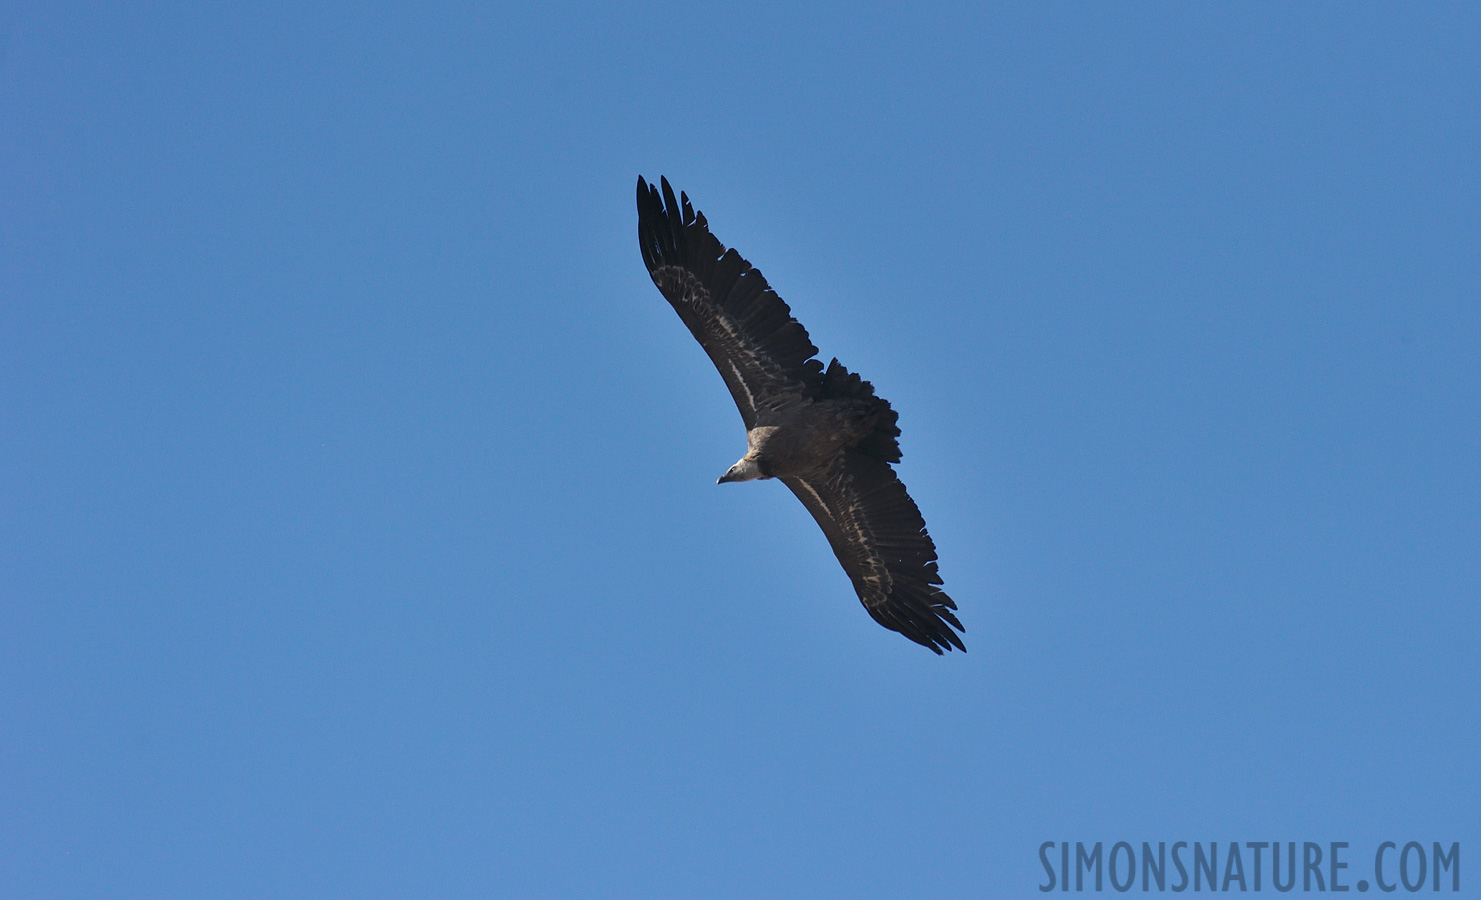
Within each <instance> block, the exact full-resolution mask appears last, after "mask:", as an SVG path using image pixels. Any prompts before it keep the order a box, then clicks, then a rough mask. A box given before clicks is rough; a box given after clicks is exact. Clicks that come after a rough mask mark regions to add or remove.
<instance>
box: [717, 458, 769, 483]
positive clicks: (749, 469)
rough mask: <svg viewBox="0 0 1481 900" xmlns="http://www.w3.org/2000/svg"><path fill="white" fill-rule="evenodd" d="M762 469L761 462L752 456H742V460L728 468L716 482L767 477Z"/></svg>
mask: <svg viewBox="0 0 1481 900" xmlns="http://www.w3.org/2000/svg"><path fill="white" fill-rule="evenodd" d="M767 477H769V476H767V475H765V474H763V473H762V471H761V464H760V463H759V462H758V461H757V460H756V459H755V458H754V457H752V456H750V455H747V456H742V457H741V459H740V462H738V463H736V464H735V465H733V466H731V467H730V468H729V469H727V470H726V472H725V474H724V475H721V476H720V480H719V481H716V482H715V483H716V484H725V483H726V482H727V481H751V480H753V479H756V478H767Z"/></svg>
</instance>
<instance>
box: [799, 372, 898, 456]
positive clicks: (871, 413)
mask: <svg viewBox="0 0 1481 900" xmlns="http://www.w3.org/2000/svg"><path fill="white" fill-rule="evenodd" d="M819 399H822V400H852V401H855V402H856V403H857V404H858V405H859V407H860V412H861V414H862V416H861V417H862V418H864V419H865V420H866V421H867V422H868V423H869V433H868V435H867V436H866V437H865V438H864V439H863V440H861V441H860V442H859V443H858V444H856V445H855V446H856V447H857V448H858V449H859V450H861V451H862V452H864V453H867V454H869V455H870V456H874V457H878V458H879V459H882V460H884V461H885V462H890V463H895V462H899V461H900V442H899V437H900V428H899V426H898V425H896V424H895V423H896V422H897V421H898V420H899V418H900V414H899V413H897V412H895V411H894V410H893V409H891V408H890V404H889V401H888V400H885V399H884V398H883V397H876V396H874V385H872V384H870V383H869V382H867V381H865V380H864V379H862V378H860V377H859V376H858V375H855V374H854V373H853V372H850V371H849V370H848V369H845V368H844V367H843V366H842V365H840V364H839V362H838V360H836V359H835V360H833V361H832V362H830V363H828V369H827V371H825V372H824V373H823V382H822V385H821V386H820V389H819Z"/></svg>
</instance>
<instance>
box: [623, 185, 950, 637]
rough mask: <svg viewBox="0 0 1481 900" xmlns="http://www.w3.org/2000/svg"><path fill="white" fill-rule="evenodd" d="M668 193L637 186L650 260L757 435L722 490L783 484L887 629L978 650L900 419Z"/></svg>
mask: <svg viewBox="0 0 1481 900" xmlns="http://www.w3.org/2000/svg"><path fill="white" fill-rule="evenodd" d="M660 183H661V185H662V189H661V190H660V188H659V187H658V186H656V185H650V184H648V183H647V182H646V181H644V180H643V179H642V177H641V176H640V177H639V178H638V244H639V246H640V247H641V249H642V251H643V263H644V264H645V265H646V266H647V267H648V274H649V275H651V276H652V277H653V283H654V284H655V285H657V286H658V290H659V292H660V293H662V294H663V296H664V299H666V300H668V302H669V303H670V305H672V306H673V307H674V311H675V312H677V313H678V314H679V318H680V319H682V320H683V322H684V324H685V325H687V326H688V327H689V331H690V333H691V334H693V335H694V338H695V340H697V341H699V345H700V346H701V347H703V348H704V351H705V353H707V354H708V355H709V357H710V361H711V362H713V363H714V364H715V368H717V369H719V370H720V377H721V378H723V379H725V386H726V387H728V388H730V396H731V397H733V398H734V399H735V405H736V406H738V407H739V408H740V414H741V420H742V421H743V422H744V423H745V426H746V448H747V449H746V455H745V456H742V457H741V458H740V461H739V462H737V463H736V464H735V465H733V466H731V467H730V469H729V471H727V472H726V473H725V474H724V475H721V476H720V483H722V484H723V483H725V482H728V481H751V480H752V479H757V478H776V479H779V480H780V481H781V482H782V484H785V485H786V486H787V487H788V488H789V489H791V491H792V493H794V494H796V495H797V499H799V500H801V501H802V505H803V506H805V507H807V511H808V512H810V513H812V516H813V518H814V519H816V520H817V523H818V525H819V526H820V527H821V528H822V529H823V534H824V535H826V536H827V538H828V543H829V544H830V545H831V546H832V547H833V552H834V554H835V555H836V556H837V557H838V561H839V562H840V563H842V564H843V570H844V571H845V572H847V573H848V577H849V580H850V581H852V582H853V584H854V590H855V591H856V592H857V593H858V595H859V600H860V601H861V602H862V603H863V604H864V608H865V609H866V610H868V611H869V615H871V616H873V617H874V621H876V622H878V623H879V624H881V625H883V626H884V627H886V628H888V629H890V630H891V631H898V632H900V633H901V634H903V635H905V636H906V637H907V638H909V639H910V640H912V641H915V642H916V643H917V644H921V645H923V646H925V647H929V648H930V649H931V650H933V651H935V652H936V653H937V654H940V653H941V652H942V651H943V650H950V649H952V648H953V647H955V648H956V649H958V650H962V651H965V650H966V649H967V648H966V647H965V646H964V645H963V644H962V639H961V637H959V636H958V635H957V632H958V631H965V630H966V629H964V628H963V627H962V624H961V622H959V621H957V617H956V614H955V612H954V610H955V609H956V604H955V603H954V602H952V599H951V598H950V597H948V596H947V595H946V592H945V591H943V590H941V588H940V584H941V576H940V575H939V574H938V573H937V571H936V545H935V544H934V543H932V542H931V536H930V535H929V534H927V533H926V523H925V520H923V519H922V518H921V514H920V510H919V509H918V508H917V507H916V505H915V501H913V500H911V499H910V495H909V494H907V493H906V492H905V485H903V484H901V483H900V479H899V478H898V477H896V475H895V470H894V469H892V468H890V463H896V462H899V461H900V445H899V443H898V441H897V438H898V437H899V436H900V429H899V428H898V427H896V425H895V421H896V419H897V418H898V415H897V413H896V412H895V411H894V410H893V409H891V408H890V404H889V403H888V402H886V401H885V400H884V399H883V398H882V397H876V396H875V395H874V387H873V386H872V385H871V384H870V383H869V382H867V381H864V380H863V379H861V378H859V376H858V375H855V374H853V373H851V372H849V371H848V370H847V369H845V368H844V367H843V366H841V365H839V364H838V360H836V359H835V360H833V361H832V362H830V363H829V364H828V367H827V368H826V369H825V368H823V364H822V363H821V362H819V361H818V360H816V359H814V358H813V357H814V356H815V355H816V354H817V352H818V348H817V347H814V346H813V344H812V341H811V340H810V339H809V338H808V336H807V331H806V330H805V329H804V328H803V327H802V325H801V324H800V323H798V321H797V320H796V319H794V318H792V311H791V310H790V309H789V308H788V307H787V304H786V302H785V301H783V300H782V298H781V297H778V296H777V295H776V292H775V291H773V290H772V289H771V287H770V286H769V285H768V284H767V283H766V279H765V278H764V277H762V275H761V272H760V271H759V270H757V269H755V268H754V267H752V265H751V264H750V263H748V262H746V261H745V260H744V259H742V258H741V255H740V254H739V253H737V252H735V251H734V250H730V249H727V248H726V247H725V245H724V244H721V243H720V241H719V240H717V239H716V238H715V236H714V235H712V234H710V226H709V223H708V222H706V221H705V217H704V214H703V213H697V212H695V211H694V208H693V207H692V206H690V205H689V198H688V197H687V196H686V195H684V194H682V193H681V194H680V195H679V196H678V198H677V199H676V198H675V197H674V190H673V188H671V187H669V183H668V179H666V178H664V179H660ZM952 629H955V631H953V630H952Z"/></svg>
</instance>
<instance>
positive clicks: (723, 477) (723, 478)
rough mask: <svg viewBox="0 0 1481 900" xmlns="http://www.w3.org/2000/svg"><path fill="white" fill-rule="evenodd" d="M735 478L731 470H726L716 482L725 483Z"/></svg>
mask: <svg viewBox="0 0 1481 900" xmlns="http://www.w3.org/2000/svg"><path fill="white" fill-rule="evenodd" d="M734 480H735V479H734V478H732V477H731V475H730V473H729V472H726V473H725V474H724V475H721V476H720V477H719V479H718V480H716V481H715V483H716V484H724V483H725V482H727V481H734Z"/></svg>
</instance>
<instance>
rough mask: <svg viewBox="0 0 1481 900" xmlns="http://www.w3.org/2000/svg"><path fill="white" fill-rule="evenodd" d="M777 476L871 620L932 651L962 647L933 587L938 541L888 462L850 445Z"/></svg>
mask: <svg viewBox="0 0 1481 900" xmlns="http://www.w3.org/2000/svg"><path fill="white" fill-rule="evenodd" d="M781 481H782V483H784V484H785V485H786V486H787V487H789V488H791V489H792V493H794V494H796V495H797V499H799V500H801V501H802V505H803V506H806V507H807V511H808V512H810V513H812V515H813V518H814V519H817V521H818V525H820V526H821V527H822V529H823V534H825V535H827V536H828V543H829V544H830V545H832V547H833V552H834V554H835V555H837V556H838V561H839V562H840V563H842V564H843V570H844V571H845V572H847V573H848V577H849V580H850V581H852V582H853V583H854V590H855V591H857V592H858V594H859V600H860V601H861V602H863V604H864V608H865V609H867V610H869V615H871V616H873V617H874V621H876V622H878V623H879V624H881V625H883V626H884V627H886V628H889V629H891V630H892V631H898V632H900V633H901V634H903V635H905V636H906V637H908V638H910V639H911V640H912V641H915V642H916V643H917V644H922V645H924V646H926V647H929V648H931V649H932V650H934V651H936V652H937V653H938V654H939V653H940V652H941V651H943V650H950V649H951V648H953V647H955V648H956V649H958V650H963V651H965V650H966V649H967V648H966V647H965V646H964V645H963V644H962V639H961V638H960V637H958V636H957V634H956V631H965V630H966V629H964V628H963V627H962V623H961V622H958V621H957V617H956V615H955V614H954V613H953V612H952V611H953V610H955V609H956V604H955V603H954V602H952V599H951V598H950V597H948V596H947V595H946V592H945V591H943V590H941V588H940V587H938V585H940V584H941V576H940V575H938V574H937V572H936V545H935V544H934V543H932V542H931V536H930V535H929V534H927V533H926V523H925V520H924V519H922V518H921V514H920V509H918V508H917V507H916V505H915V501H913V500H911V499H910V495H909V494H907V493H906V492H905V485H903V484H901V483H900V479H899V478H897V477H896V476H895V471H894V470H893V469H891V468H890V466H889V464H888V463H886V462H885V461H884V460H882V459H879V458H878V457H876V456H872V455H870V454H868V453H865V452H862V451H859V450H856V449H849V450H845V451H844V452H843V453H840V454H839V455H838V456H836V457H834V458H833V460H832V461H831V462H830V463H828V464H827V465H825V466H822V467H820V468H817V469H814V470H812V471H811V472H808V473H806V474H803V475H783V476H782V477H781ZM953 628H955V629H956V631H952V629H953Z"/></svg>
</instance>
